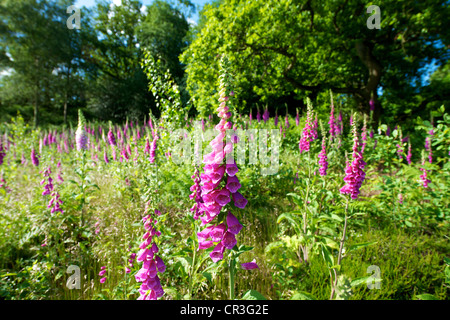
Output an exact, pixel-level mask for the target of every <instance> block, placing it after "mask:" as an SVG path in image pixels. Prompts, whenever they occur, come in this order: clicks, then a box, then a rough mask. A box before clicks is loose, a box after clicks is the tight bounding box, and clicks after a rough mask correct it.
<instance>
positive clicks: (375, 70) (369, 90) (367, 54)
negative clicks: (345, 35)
mask: <svg viewBox="0 0 450 320" xmlns="http://www.w3.org/2000/svg"><path fill="white" fill-rule="evenodd" d="M355 48H356V53H357V55H358V57H359V58H360V59H361V61H362V63H364V65H365V66H366V67H367V70H368V71H369V78H368V79H367V83H366V85H365V86H364V87H363V88H362V90H360V91H359V92H358V94H357V99H358V101H359V103H360V108H361V111H363V112H365V113H369V110H370V105H369V101H370V99H371V98H373V100H374V102H375V112H374V121H377V120H378V119H379V117H380V115H381V111H382V110H381V105H380V104H379V103H378V94H377V89H378V85H379V83H380V80H381V65H380V63H379V61H378V60H377V59H376V58H375V57H374V55H373V54H372V50H373V45H372V44H370V43H367V42H365V41H358V42H356V44H355Z"/></svg>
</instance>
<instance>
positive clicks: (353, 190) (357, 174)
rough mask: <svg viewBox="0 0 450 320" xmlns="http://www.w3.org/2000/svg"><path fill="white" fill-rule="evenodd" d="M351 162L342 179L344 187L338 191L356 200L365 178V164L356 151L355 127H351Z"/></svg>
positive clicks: (359, 153) (356, 137)
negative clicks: (352, 137)
mask: <svg viewBox="0 0 450 320" xmlns="http://www.w3.org/2000/svg"><path fill="white" fill-rule="evenodd" d="M353 136H354V139H353V161H351V162H350V161H349V162H348V163H347V167H346V169H345V173H346V176H345V178H344V181H345V183H346V184H345V185H344V186H343V187H342V188H341V189H340V192H341V193H342V194H345V193H347V194H350V195H351V198H352V199H357V198H358V195H359V194H360V188H361V185H362V183H363V181H364V178H365V176H366V174H365V172H364V171H363V169H364V166H365V165H366V163H365V162H364V160H363V157H362V154H361V152H359V150H358V145H359V143H358V136H357V132H356V125H354V126H353Z"/></svg>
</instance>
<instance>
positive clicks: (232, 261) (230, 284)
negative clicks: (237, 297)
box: [228, 252, 236, 300]
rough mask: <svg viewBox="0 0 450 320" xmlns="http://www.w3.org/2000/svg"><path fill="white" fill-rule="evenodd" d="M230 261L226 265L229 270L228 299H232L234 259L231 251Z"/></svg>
mask: <svg viewBox="0 0 450 320" xmlns="http://www.w3.org/2000/svg"><path fill="white" fill-rule="evenodd" d="M229 257H230V263H229V265H228V272H229V278H228V286H229V293H230V300H234V271H235V270H234V267H235V263H236V261H235V259H234V257H233V252H230V256H229Z"/></svg>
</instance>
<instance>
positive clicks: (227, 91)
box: [194, 56, 247, 299]
mask: <svg viewBox="0 0 450 320" xmlns="http://www.w3.org/2000/svg"><path fill="white" fill-rule="evenodd" d="M220 67H221V72H220V73H221V75H220V88H219V107H218V108H217V112H218V116H219V118H221V120H220V122H219V123H218V124H217V125H216V126H215V129H216V130H218V131H219V133H218V135H217V136H216V137H215V138H214V139H213V140H212V141H211V143H210V146H211V147H212V150H213V151H212V152H211V153H209V154H206V155H205V156H204V158H203V163H204V164H205V166H204V173H202V174H201V175H200V178H201V183H202V186H201V201H202V202H201V203H197V205H198V210H199V211H198V215H197V216H194V218H196V217H197V218H200V219H201V221H202V223H201V225H202V226H205V225H207V227H206V228H204V229H203V230H202V231H200V232H198V233H197V237H198V243H199V249H206V248H210V247H213V246H214V249H213V250H212V252H211V253H210V257H211V259H212V261H213V262H218V261H220V260H222V259H223V258H224V251H225V249H229V250H231V249H233V248H234V246H235V245H236V244H237V240H236V235H237V234H238V233H239V232H240V231H241V229H242V225H241V224H240V222H239V220H238V218H237V217H236V216H234V215H233V214H232V213H231V212H230V211H229V212H228V213H227V215H226V216H225V215H220V212H221V211H222V208H223V207H224V206H226V205H227V204H228V203H229V202H231V200H233V202H234V205H235V207H237V208H241V209H243V208H245V206H246V205H247V199H245V197H244V196H243V195H242V194H241V193H240V192H239V191H238V190H239V189H240V187H241V184H240V183H239V179H238V177H237V176H236V174H237V172H238V171H239V169H238V167H237V165H236V162H235V160H234V156H233V144H234V143H237V142H238V138H237V136H236V137H234V136H233V137H234V138H233V139H231V141H230V140H229V139H226V136H227V135H226V133H227V130H230V129H232V128H233V124H232V122H231V120H230V118H231V116H232V110H233V109H232V107H233V97H234V91H233V89H232V81H233V79H232V76H231V74H230V72H229V70H230V62H229V60H228V59H227V57H225V56H223V57H222V59H221V61H220ZM224 160H225V162H226V163H223V162H224ZM214 219H216V222H215V223H213V220H214ZM233 263H235V261H234V257H233V256H232V253H230V263H229V271H230V279H233V274H232V273H233V270H234V265H233ZM230 281H231V280H230ZM230 299H234V281H233V283H230Z"/></svg>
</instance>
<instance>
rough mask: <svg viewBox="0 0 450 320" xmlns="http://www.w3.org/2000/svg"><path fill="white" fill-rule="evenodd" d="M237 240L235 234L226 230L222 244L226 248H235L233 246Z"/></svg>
mask: <svg viewBox="0 0 450 320" xmlns="http://www.w3.org/2000/svg"><path fill="white" fill-rule="evenodd" d="M236 243H237V240H236V237H235V235H234V234H232V233H231V232H228V231H227V232H225V234H224V236H223V239H222V244H223V246H224V247H225V248H227V249H230V250H231V249H233V247H234V246H235V245H236Z"/></svg>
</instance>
